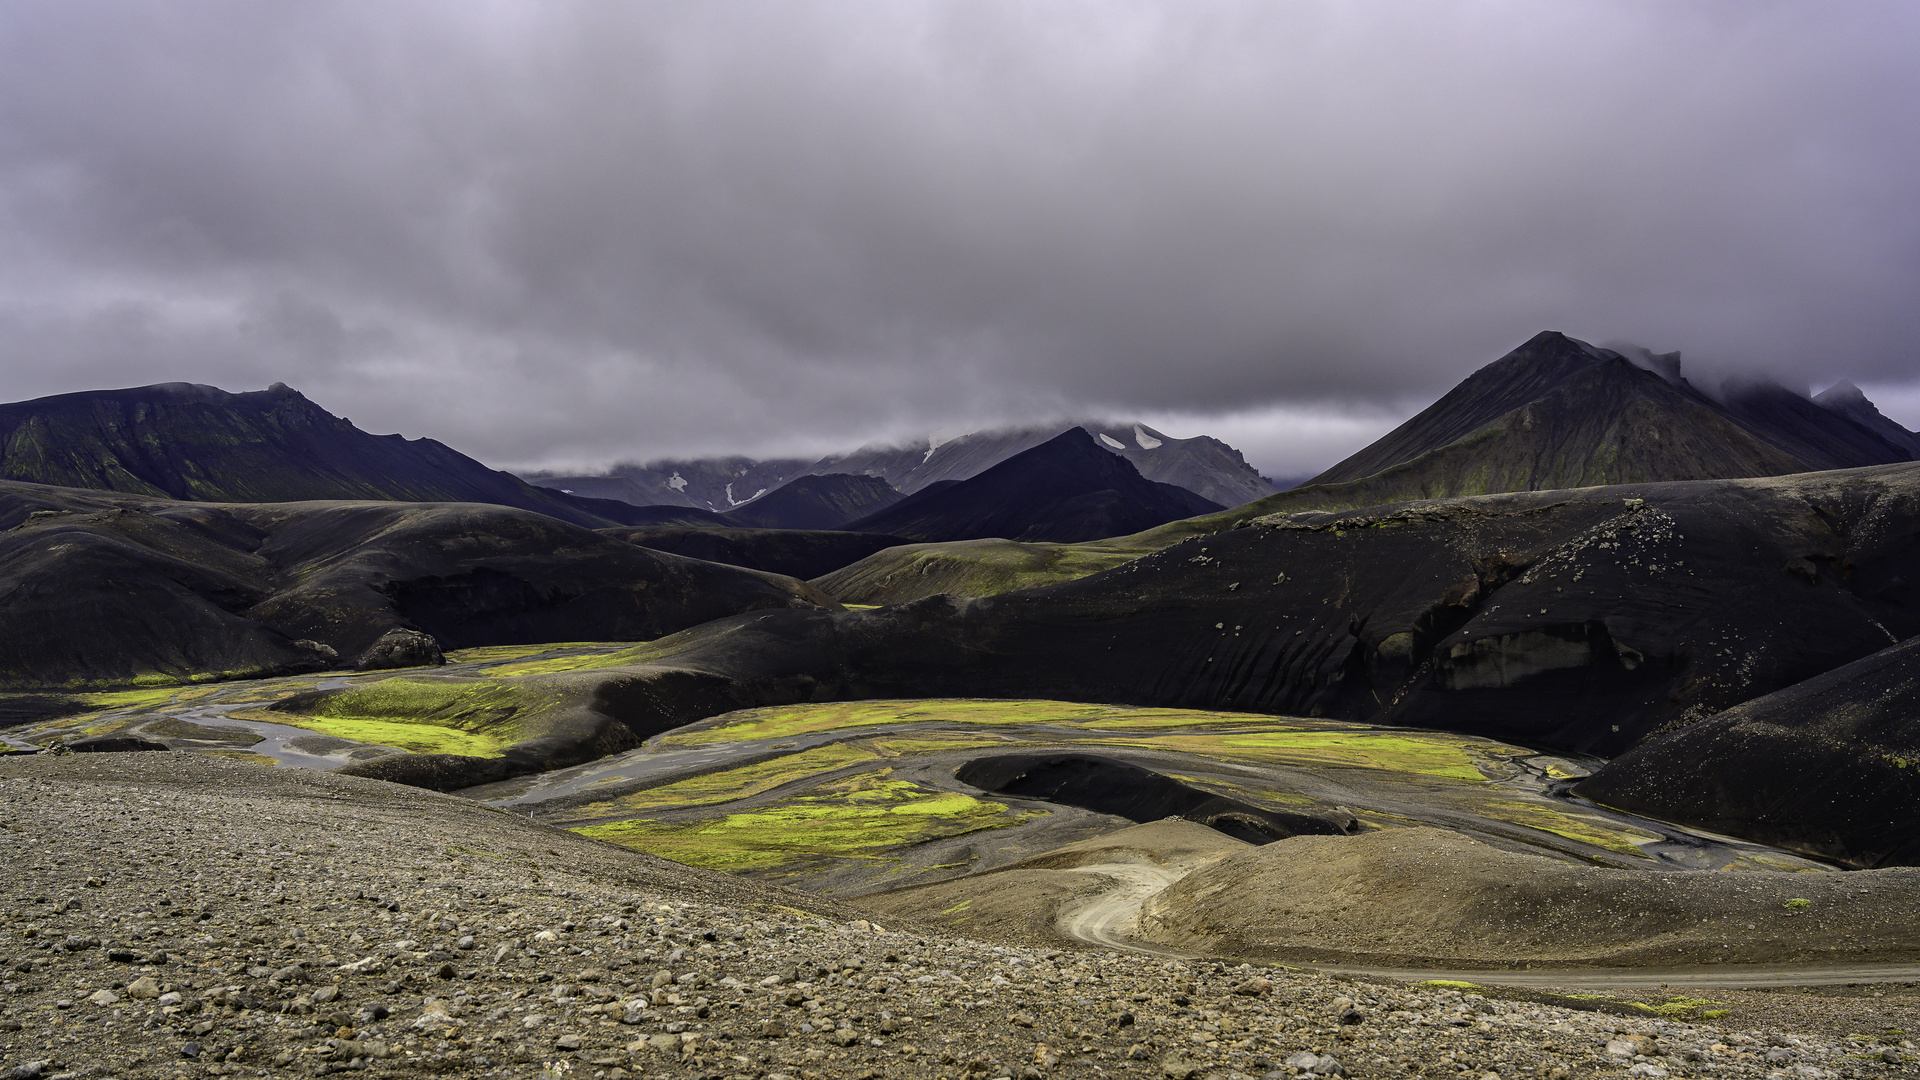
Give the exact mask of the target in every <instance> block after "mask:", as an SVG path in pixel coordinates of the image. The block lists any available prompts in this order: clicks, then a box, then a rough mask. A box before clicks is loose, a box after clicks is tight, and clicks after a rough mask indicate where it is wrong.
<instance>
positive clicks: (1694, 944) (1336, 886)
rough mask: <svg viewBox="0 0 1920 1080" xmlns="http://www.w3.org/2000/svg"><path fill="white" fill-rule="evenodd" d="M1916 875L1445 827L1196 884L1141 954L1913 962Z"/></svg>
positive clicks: (1284, 855)
mask: <svg viewBox="0 0 1920 1080" xmlns="http://www.w3.org/2000/svg"><path fill="white" fill-rule="evenodd" d="M1916 886H1920V870H1912V869H1897V870H1862V871H1855V872H1851V873H1832V874H1819V873H1808V874H1765V873H1738V872H1704V871H1703V872H1671V873H1661V872H1647V871H1633V870H1617V869H1610V868H1601V867H1592V866H1581V865H1577V864H1573V863H1567V862H1560V861H1557V860H1554V859H1549V858H1546V857H1544V856H1538V855H1527V854H1519V853H1515V852H1508V851H1501V850H1499V849H1496V848H1493V847H1489V846H1487V845H1485V844H1481V843H1479V842H1477V841H1474V840H1470V839H1467V838H1466V837H1463V836H1460V835H1459V834H1457V833H1451V832H1446V831H1443V830H1439V829H1390V830H1384V831H1381V832H1374V833H1366V834H1363V835H1360V836H1341V837H1327V836H1301V837H1294V838H1292V839H1288V840H1281V841H1277V842H1275V843H1272V844H1267V845H1265V846H1262V847H1254V848H1248V849H1246V850H1243V851H1240V852H1238V853H1236V854H1233V855H1231V856H1228V857H1227V858H1224V859H1220V860H1218V861H1216V862H1213V863H1211V864H1209V865H1207V866H1204V867H1201V868H1200V869H1197V870H1195V871H1194V872H1193V873H1191V874H1189V875H1187V876H1186V877H1185V878H1183V879H1181V880H1180V881H1179V882H1177V883H1176V884H1174V885H1172V886H1171V887H1169V888H1167V889H1166V890H1164V891H1162V892H1160V893H1159V894H1157V895H1155V896H1153V897H1151V898H1149V899H1148V900H1147V901H1146V903H1145V904H1144V905H1143V907H1142V909H1141V913H1140V917H1139V921H1138V929H1137V933H1138V934H1139V936H1140V937H1141V939H1142V940H1144V941H1146V942H1150V943H1155V944H1158V945H1161V946H1163V947H1168V948H1177V949H1180V950H1182V951H1188V952H1193V953H1213V954H1225V955H1232V956H1246V957H1253V956H1258V957H1272V958H1291V959H1303V960H1322V961H1334V962H1352V963H1359V964H1370V963H1379V964H1386V963H1389V962H1390V963H1391V965H1392V966H1395V967H1413V966H1423V965H1433V966H1457V967H1491V966H1506V965H1509V964H1514V963H1527V964H1531V965H1532V966H1535V967H1575V966H1587V965H1609V966H1669V965H1696V964H1714V963H1743V964H1767V963H1815V962H1839V961H1875V960H1905V961H1910V960H1912V959H1914V958H1915V957H1917V956H1920V893H1917V892H1916Z"/></svg>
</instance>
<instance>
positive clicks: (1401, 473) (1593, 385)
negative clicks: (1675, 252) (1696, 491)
mask: <svg viewBox="0 0 1920 1080" xmlns="http://www.w3.org/2000/svg"><path fill="white" fill-rule="evenodd" d="M1658 359H1661V360H1664V361H1666V362H1667V364H1666V365H1665V366H1667V367H1668V374H1657V373H1655V372H1653V371H1649V370H1647V369H1646V368H1643V367H1640V366H1639V365H1637V364H1635V363H1633V362H1632V361H1631V360H1628V359H1627V358H1626V357H1624V356H1622V355H1620V354H1619V353H1616V352H1612V351H1611V350H1607V349H1600V348H1596V347H1594V346H1592V345H1588V344H1587V343H1585V342H1582V341H1576V340H1574V339H1572V338H1569V337H1567V336H1565V335H1564V334H1558V333H1554V332H1552V331H1546V332H1543V333H1541V334H1538V335H1536V336H1535V337H1534V338H1533V339H1532V340H1530V341H1528V342H1527V343H1526V344H1524V345H1522V346H1520V347H1519V348H1518V349H1515V350H1514V351H1513V352H1511V353H1508V354H1507V355H1506V356H1504V357H1502V358H1500V359H1499V360H1496V361H1494V362H1493V363H1491V364H1489V365H1487V366H1486V367H1484V368H1481V369H1480V370H1479V371H1476V372H1474V373H1473V374H1472V375H1471V376H1469V377H1468V378H1467V379H1466V380H1465V381H1463V382H1462V383H1461V384H1460V385H1459V386H1456V387H1454V388H1453V389H1452V390H1451V391H1448V393H1447V394H1446V396H1444V397H1442V398H1441V399H1440V400H1439V401H1436V402H1434V403H1433V404H1432V405H1430V406H1428V407H1427V408H1426V409H1425V410H1423V411H1422V412H1421V413H1420V414H1419V415H1418V416H1415V417H1414V418H1413V419H1411V420H1408V421H1407V422H1406V423H1404V424H1402V425H1400V426H1399V427H1398V428H1395V429H1394V430H1393V431H1391V432H1389V433H1388V434H1387V435H1385V436H1384V437H1382V438H1381V439H1380V440H1379V441H1377V442H1375V443H1373V444H1372V445H1370V446H1368V447H1367V448H1366V449H1364V450H1362V451H1360V452H1359V453H1357V454H1355V455H1353V456H1352V457H1350V458H1348V459H1346V460H1345V461H1342V462H1341V463H1339V464H1338V465H1335V466H1334V467H1333V468H1331V469H1328V470H1327V471H1326V472H1324V473H1321V474H1320V475H1319V476H1316V477H1314V478H1313V479H1312V480H1311V481H1309V482H1308V486H1313V485H1329V484H1348V483H1355V482H1358V481H1363V480H1364V481H1366V482H1367V483H1366V484H1365V485H1364V486H1365V488H1366V495H1367V498H1368V500H1369V501H1374V502H1391V501H1396V500H1400V499H1411V498H1439V497H1445V496H1450V495H1478V494H1485V493H1489V492H1496V491H1540V490H1550V489H1555V488H1573V487H1589V486H1593V485H1598V484H1621V483H1644V482H1647V481H1658V480H1696V479H1713V478H1731V477H1739V476H1778V475H1782V474H1785V473H1794V472H1810V471H1814V470H1819V469H1841V468H1854V467H1858V466H1862V465H1882V464H1888V463H1891V462H1895V461H1907V460H1911V457H1912V455H1911V454H1909V453H1908V452H1907V450H1906V449H1905V448H1904V447H1902V446H1896V445H1894V444H1893V443H1891V442H1889V441H1888V440H1887V439H1885V438H1883V437H1881V436H1880V435H1878V434H1876V433H1875V432H1873V431H1872V430H1869V429H1868V428H1866V427H1864V426H1863V425H1861V424H1859V423H1857V422H1855V421H1854V420H1852V419H1850V418H1848V417H1847V416H1846V415H1844V414H1842V413H1840V412H1838V411H1836V410H1832V409H1823V408H1821V407H1820V406H1819V405H1816V404H1814V403H1813V402H1811V401H1809V400H1807V399H1806V398H1804V397H1801V396H1799V395H1797V394H1794V393H1792V392H1791V391H1789V390H1786V389H1785V388H1783V387H1780V386H1777V385H1771V384H1759V385H1749V386H1744V387H1740V388H1737V389H1736V390H1734V391H1733V392H1731V393H1729V394H1728V396H1727V400H1726V401H1725V402H1721V401H1716V400H1714V399H1713V398H1710V397H1708V396H1707V395H1705V394H1702V393H1700V392H1699V391H1697V390H1695V389H1694V388H1693V387H1691V386H1690V385H1688V384H1687V383H1686V382H1685V380H1683V379H1680V378H1679V377H1678V376H1679V365H1678V358H1677V357H1675V356H1672V355H1669V356H1666V357H1661V358H1658ZM1889 423H1891V422H1890V421H1889Z"/></svg>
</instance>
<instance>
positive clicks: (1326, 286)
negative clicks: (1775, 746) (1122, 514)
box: [0, 0, 1920, 472]
mask: <svg viewBox="0 0 1920 1080" xmlns="http://www.w3.org/2000/svg"><path fill="white" fill-rule="evenodd" d="M1916 54H1920V9H1916V8H1914V7H1913V6H1912V5H1909V4H1903V3H1887V4H1875V3H1856V4H1846V5H1800V4H1781V3H1753V2H1737V3H1736V2H1727V3H1698V4H1686V5H1677V4H1667V3H1656V2H1646V3H1632V2H1627V3H1621V2H1617V0H1612V2H1606V3H1579V2H1569V3H1553V4H1537V3H1526V4H1522V3H1498V2H1484V3H1466V4H1453V5H1435V4H1429V3H1416V2H1399V3H1395V2H1382V3H1374V4H1351V3H1346V2H1336V0H1327V2H1321V3H1310V2H1302V3H1292V4H1270V3H1264V2H1210V0H1197V2H1196V0H1178V2H1175V0H1160V2H1145V0H1133V2H1128V0H1100V2H1097V3H1096V2H1085V3H1081V2H1072V0H1062V2H1059V3H1050V4H1029V3H1016V2H992V0H966V2H952V3H927V2H911V0H901V2H898V3H888V4H855V3H839V2H811V3H809V2H794V3H779V4H762V3H728V2H709V3H699V4H684V5H672V4H646V5H639V4H632V5H627V4H604V3H597V2H586V0H580V2H569V0H542V2H537V3H536V2H533V0H525V2H516V0H490V2H485V3H472V2H466V0H461V2H451V0H449V2H432V0H421V2H417V3H409V4H402V5H394V4H380V3H371V2H365V3H357V2H348V0H342V2H338V3H328V4H304V5H282V4H257V3H250V2H239V0H231V2H198V3H195V2H189V3H182V4H165V5H155V4H147V3H133V2H126V3H110V2H101V3H90V4H85V5H78V4H69V3H62V2H44V3H43V2H33V0H23V2H21V3H15V4H10V5H7V6H6V7H5V8H4V9H0V251H4V252H6V254H5V255H4V257H0V374H3V375H4V386H3V387H0V389H3V390H4V391H5V392H4V395H0V396H4V397H6V398H9V399H17V398H21V397H28V396H33V395H37V394H43V393H55V392H61V391H67V390H76V389H85V388H91V387H100V386H109V385H131V384H139V383H146V382H156V381H167V380H177V379H185V380H192V381H201V382H211V383H216V384H219V385H223V386H227V387H228V388H230V389H246V388H257V387H260V386H264V385H266V384H267V383H269V382H273V381H285V382H288V383H290V384H293V385H295V386H297V387H299V388H301V389H303V390H305V391H306V392H307V393H308V394H309V395H310V396H312V397H314V398H315V399H316V400H319V401H320V402H321V403H322V404H324V405H326V406H328V407H330V408H332V409H333V410H334V411H336V412H343V413H345V414H347V415H349V416H351V417H352V418H353V419H354V420H355V421H356V422H357V423H359V424H360V425H361V426H363V427H367V428H370V429H373V430H380V431H386V430H402V431H405V432H407V433H409V434H431V435H434V436H435V437H438V438H441V439H443V440H445V441H447V442H450V443H452V444H453V445H455V446H457V447H459V448H461V449H463V450H466V451H467V452H469V453H473V454H475V455H476V456H479V457H482V458H483V459H486V460H489V461H492V462H495V463H498V464H516V465H535V464H568V463H570V464H586V463H591V462H595V461H606V460H610V459H613V458H616V457H628V458H631V457H645V456H651V455H655V454H666V453H681V454H691V453H708V452H721V451H741V452H748V453H771V452H812V451H816V450H819V451H824V450H826V449H831V448H835V447H840V446H844V445H847V444H850V443H857V442H860V441H864V440H866V439H869V438H894V437H905V436H909V435H912V434H918V433H922V432H924V431H926V430H928V429H932V428H943V429H944V428H953V427H956V426H967V425H972V424H988V423H995V422H1006V421H1019V420H1028V419H1034V418H1038V417H1042V416H1052V415H1070V414H1084V413H1085V412H1086V411H1087V410H1089V409H1094V408H1097V409H1100V410H1105V411H1109V412H1113V411H1119V412H1132V413H1137V414H1140V415H1153V416H1169V415H1172V416H1179V417H1184V418H1191V423H1192V424H1193V427H1192V430H1193V431H1198V430H1202V429H1204V427H1205V426H1206V423H1207V418H1208V417H1220V418H1222V422H1229V419H1230V418H1237V419H1232V422H1233V423H1237V424H1239V425H1240V427H1241V428H1242V429H1244V430H1248V431H1250V435H1249V438H1250V439H1251V441H1253V442H1256V443H1258V444H1260V445H1263V446H1269V447H1273V448H1274V449H1270V450H1268V451H1265V452H1264V453H1263V455H1262V456H1258V457H1256V461H1257V462H1258V463H1259V464H1261V465H1262V467H1263V468H1265V469H1266V470H1267V471H1269V472H1303V471H1313V470H1314V468H1315V467H1316V466H1317V465H1324V464H1326V463H1327V461H1330V460H1331V459H1332V457H1334V456H1338V455H1337V454H1336V453H1333V452H1332V444H1331V443H1329V444H1328V445H1327V446H1326V447H1323V448H1322V449H1321V450H1315V449H1314V446H1315V445H1318V444H1314V443H1313V442H1312V440H1310V439H1308V440H1301V439H1297V438H1294V437H1292V436H1291V435H1278V436H1274V437H1270V438H1266V439H1261V438H1259V437H1258V436H1259V432H1258V431H1256V430H1253V429H1251V428H1248V427H1247V425H1246V424H1245V420H1246V418H1248V417H1253V416H1265V415H1271V416H1275V417H1301V416H1307V415H1315V414H1317V415H1321V416H1330V417H1333V418H1334V420H1332V421H1330V422H1329V423H1330V424H1331V426H1330V427H1328V428H1327V430H1334V429H1340V430H1348V428H1351V429H1353V430H1358V429H1359V428H1367V427H1368V426H1369V425H1375V424H1376V418H1378V417H1380V416H1383V415H1388V414H1393V413H1395V412H1396V411H1397V412H1398V414H1399V415H1405V414H1406V413H1407V412H1409V411H1411V409H1412V408H1413V407H1415V406H1417V405H1418V404H1420V403H1422V402H1423V401H1424V400H1426V399H1430V398H1431V397H1432V396H1433V395H1434V394H1435V393H1437V392H1439V391H1441V390H1443V389H1444V388H1445V387H1446V386H1447V385H1449V384H1451V383H1452V382H1453V381H1455V380H1456V379H1458V378H1459V377H1460V376H1462V375H1464V374H1465V373H1466V372H1467V371H1469V370H1471V369H1472V368H1474V367H1477V366H1479V365H1480V364H1482V363H1485V362H1487V361H1489V360H1491V359H1493V358H1494V357H1496V356H1497V355H1499V354H1500V353H1501V352H1503V351H1505V350H1506V349H1507V348H1510V347H1512V346H1513V345H1514V344H1517V343H1518V342H1519V341H1521V340H1524V339H1525V338H1526V337H1527V336H1529V335H1530V334H1531V333H1533V332H1534V331H1536V330H1539V329H1543V328H1556V329H1562V330H1565V331H1567V332H1569V333H1572V334H1575V335H1576V336H1581V337H1586V338H1588V339H1590V340H1631V341H1636V342H1640V343H1642V344H1645V345H1647V346H1649V347H1651V348H1654V349H1656V350H1669V349H1680V350H1683V351H1684V352H1685V353H1686V354H1687V356H1688V360H1689V363H1690V364H1693V363H1695V362H1698V363H1701V364H1704V365H1707V366H1708V367H1710V368H1712V369H1714V370H1717V371H1747V372H1764V373H1772V374H1777V375H1779V376H1781V377H1783V378H1786V379H1789V380H1793V381H1795V382H1797V383H1799V384H1802V385H1805V384H1808V383H1817V384H1820V385H1824V383H1825V382H1827V381H1831V380H1832V379H1834V378H1838V377H1841V376H1846V377H1850V378H1853V379H1854V380H1855V381H1857V382H1860V383H1862V384H1865V385H1872V386H1882V387H1886V388H1888V393H1889V394H1891V395H1892V396H1894V397H1895V398H1897V399H1898V400H1901V401H1911V400H1914V395H1913V394H1912V393H1909V392H1907V391H1906V390H1905V389H1904V388H1905V387H1910V386H1912V385H1913V384H1914V382H1915V380H1916V376H1917V375H1920V371H1917V370H1916V369H1917V368H1920V364H1916V356H1915V349H1914V345H1913V342H1915V341H1916V340H1920V304H1916V303H1915V302H1914V298H1915V297H1916V296H1920V203H1916V202H1915V200H1914V198H1913V195H1912V193H1913V192H1914V191H1916V190H1920V167H1917V166H1920V109H1916V108H1915V107H1914V105H1913V102H1915V101H1920V65H1915V64H1913V63H1912V57H1913V56H1914V55H1916ZM1341 418H1346V419H1345V420H1342V419H1341ZM1905 419H1907V420H1908V422H1909V423H1913V422H1915V421H1920V417H1906V418H1905ZM1349 421H1350V422H1349ZM1342 423H1347V424H1348V428H1341V427H1340V425H1341V424H1342ZM1354 424H1358V425H1359V428H1353V425H1354ZM1308 429H1311V425H1307V427H1305V428H1302V427H1301V426H1300V425H1298V424H1295V425H1294V428H1293V429H1290V430H1308ZM1177 433H1180V434H1185V433H1188V432H1177ZM1334 441H1336V442H1338V441H1341V440H1339V439H1335V440H1334ZM1281 447H1285V449H1280V448H1281ZM1316 454H1318V455H1319V457H1318V458H1317V459H1316Z"/></svg>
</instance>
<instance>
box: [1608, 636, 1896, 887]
mask: <svg viewBox="0 0 1920 1080" xmlns="http://www.w3.org/2000/svg"><path fill="white" fill-rule="evenodd" d="M1575 791H1576V792H1577V793H1578V794H1580V795H1583V796H1586V797H1587V798H1590V799H1594V800H1595V801H1598V802H1602V803H1605V804H1607V805H1608V806H1617V807H1619V808H1621V809H1623V810H1628V811H1631V812H1633V813H1636V814H1647V815H1651V816H1653V817H1658V818H1663V819H1665V820H1667V821H1678V822H1683V823H1685V824H1688V825H1694V826H1697V827H1699V828H1703V829H1709V830H1714V831H1718V832H1731V833H1737V834H1738V835H1741V836H1745V837H1748V838H1750V839H1754V840H1760V841H1762V842H1765V843H1770V844H1777V845H1779V846H1782V847H1789V848H1795V849H1798V850H1801V851H1805V852H1808V853H1809V854H1813V855H1818V856H1820V857H1822V858H1828V859H1835V860H1838V861H1841V862H1844V863H1848V864H1850V865H1853V866H1892V865H1914V864H1920V799H1916V798H1915V795H1916V793H1920V638H1910V639H1908V640H1906V641H1903V642H1901V643H1900V644H1898V645H1895V646H1893V647H1891V648H1888V649H1883V650H1881V651H1880V652H1877V653H1874V654H1873V655H1872V656H1869V657H1866V658H1864V659H1861V660H1856V661H1854V662H1853V663H1851V664H1847V665H1846V666H1844V667H1839V668H1835V669H1834V670H1832V671H1829V672H1827V673H1825V674H1823V675H1817V676H1815V677H1813V678H1811V679H1808V680H1807V681H1805V682H1802V683H1797V684H1795V685H1793V686H1789V687H1787V688H1786V689H1784V690H1777V691H1775V692H1773V693H1771V694H1768V695H1766V696H1765V697H1760V698H1755V699H1754V700H1752V701H1749V702H1746V703H1745V704H1742V705H1736V706H1734V707H1733V708H1731V709H1728V710H1727V711H1725V712H1722V713H1719V714H1718V715H1715V716H1711V717H1708V718H1707V719H1705V720H1702V721H1700V722H1698V723H1695V724H1692V725H1690V726H1688V727H1684V728H1681V729H1680V730H1678V731H1675V732H1672V733H1670V734H1666V735H1661V736H1658V737H1656V738H1653V739H1650V740H1648V741H1647V742H1644V743H1642V744H1640V745H1639V746H1637V747H1635V748H1633V749H1632V750H1630V751H1628V752H1627V753H1626V754H1624V755H1622V756H1621V757H1619V758H1618V759H1616V760H1614V761H1612V762H1610V763H1609V764H1608V765H1607V766H1606V767H1605V768H1602V769H1601V770H1600V771H1599V772H1597V773H1595V774H1594V775H1593V776H1591V777H1589V778H1587V779H1586V780H1583V781H1581V783H1580V784H1579V786H1578V787H1576V788H1575Z"/></svg>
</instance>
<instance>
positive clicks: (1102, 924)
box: [1058, 863, 1191, 960]
mask: <svg viewBox="0 0 1920 1080" xmlns="http://www.w3.org/2000/svg"><path fill="white" fill-rule="evenodd" d="M1071 872H1072V873H1076V874H1096V875H1099V876H1101V877H1105V878H1107V879H1109V880H1111V881H1113V882H1114V883H1115V886H1116V887H1115V888H1112V889H1109V890H1107V891H1106V892H1103V893H1101V894H1100V895H1099V896H1096V897H1094V898H1093V899H1092V900H1089V901H1087V902H1085V903H1083V904H1081V905H1079V906H1078V907H1074V908H1070V909H1068V910H1067V911H1064V912H1061V915H1060V921H1059V923H1058V925H1059V927H1060V930H1061V932H1062V933H1064V934H1067V935H1068V936H1069V937H1073V938H1077V939H1079V940H1081V941H1085V942H1088V943H1090V944H1093V945H1101V946H1104V947H1106V948H1109V949H1122V950H1125V951H1127V952H1139V953H1151V954H1153V955H1155V956H1177V957H1180V958H1181V959H1183V960H1184V959H1191V955H1190V954H1188V953H1183V952H1176V951H1174V950H1172V949H1161V948H1156V947H1154V946H1151V945H1143V944H1140V943H1139V942H1136V941H1134V940H1133V939H1132V938H1131V937H1129V936H1128V932H1129V931H1131V930H1132V929H1133V928H1134V924H1135V923H1136V922H1137V921H1138V919H1139V917H1140V905H1141V904H1143V903H1145V902H1146V899H1147V897H1149V896H1152V895H1153V894H1155V893H1157V892H1159V891H1160V890H1162V889H1164V888H1166V887H1167V886H1169V885H1172V884H1173V883H1174V882H1176V881H1179V880H1180V879H1181V878H1183V877H1186V876H1187V871H1186V870H1185V869H1179V870H1175V869H1170V868H1168V867H1164V866H1154V865H1152V864H1149V863H1095V864H1093V865H1091V866H1076V867H1073V868H1072V870H1071Z"/></svg>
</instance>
